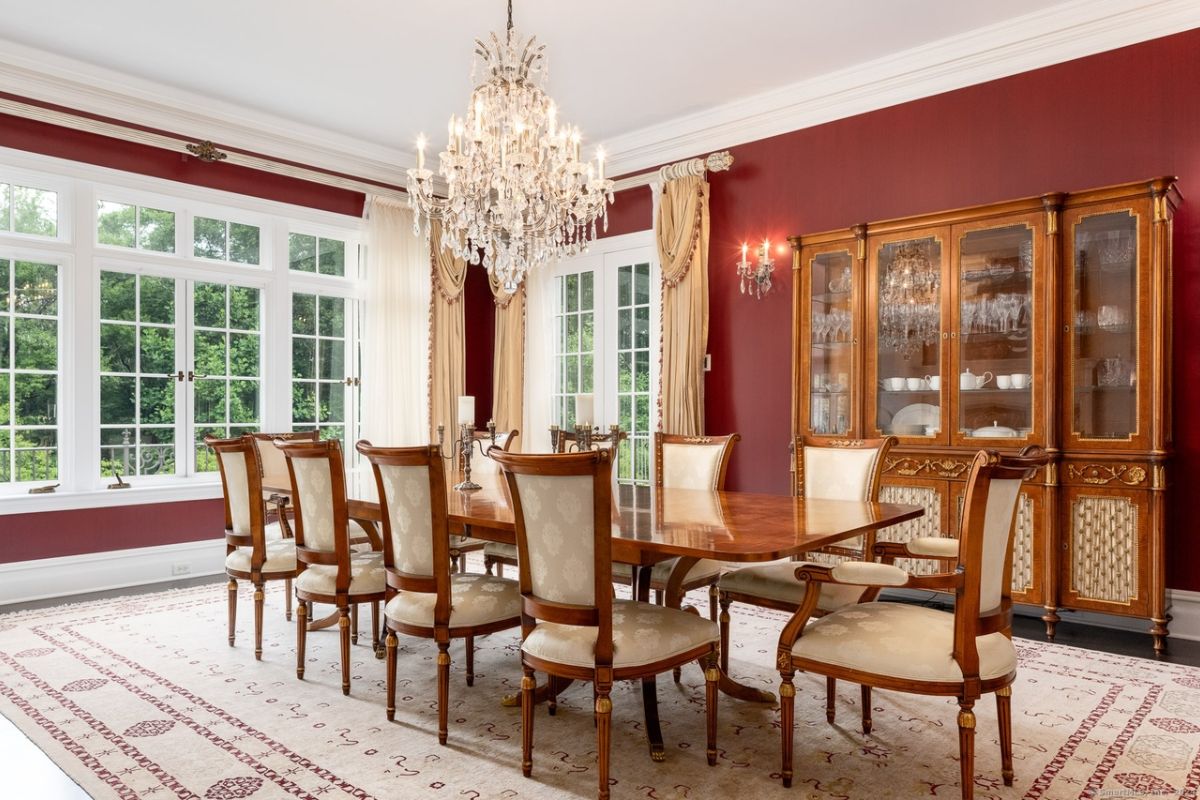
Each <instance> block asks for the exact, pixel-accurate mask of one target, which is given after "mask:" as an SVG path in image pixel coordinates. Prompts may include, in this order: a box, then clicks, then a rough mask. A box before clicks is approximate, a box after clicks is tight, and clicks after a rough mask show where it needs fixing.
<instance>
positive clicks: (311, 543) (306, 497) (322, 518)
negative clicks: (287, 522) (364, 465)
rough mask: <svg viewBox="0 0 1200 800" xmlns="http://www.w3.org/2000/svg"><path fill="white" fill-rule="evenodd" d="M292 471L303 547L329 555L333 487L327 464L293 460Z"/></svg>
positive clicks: (331, 545)
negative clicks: (302, 534)
mask: <svg viewBox="0 0 1200 800" xmlns="http://www.w3.org/2000/svg"><path fill="white" fill-rule="evenodd" d="M292 470H293V471H294V472H295V474H296V491H297V493H298V494H299V497H298V498H297V499H298V505H299V508H300V518H301V523H302V524H303V526H304V546H305V547H307V548H308V549H310V550H323V551H326V552H333V550H334V537H333V483H332V480H331V478H330V474H329V460H328V459H325V458H293V459H292Z"/></svg>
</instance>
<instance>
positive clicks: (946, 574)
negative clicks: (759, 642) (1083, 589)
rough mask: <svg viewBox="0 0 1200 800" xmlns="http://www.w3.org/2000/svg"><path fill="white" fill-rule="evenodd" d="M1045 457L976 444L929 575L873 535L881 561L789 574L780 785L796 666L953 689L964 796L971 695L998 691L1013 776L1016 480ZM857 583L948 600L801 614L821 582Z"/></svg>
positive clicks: (781, 662) (786, 768) (970, 760)
mask: <svg viewBox="0 0 1200 800" xmlns="http://www.w3.org/2000/svg"><path fill="white" fill-rule="evenodd" d="M1048 461H1049V456H1048V455H1047V454H1046V451H1045V450H1043V449H1042V448H1040V447H1037V446H1036V445H1031V446H1030V447H1027V448H1025V449H1024V450H1022V451H1021V453H1020V454H1019V455H1016V456H1002V455H1000V454H999V453H997V452H996V451H993V450H981V451H979V453H977V454H976V456H975V459H974V461H973V462H972V463H971V470H970V472H969V473H968V476H967V487H966V494H965V498H964V504H963V514H962V522H961V524H960V528H959V537H958V539H959V554H958V556H957V557H956V558H955V559H954V566H953V568H951V569H947V570H945V571H942V572H938V573H934V574H931V575H910V574H909V573H907V572H905V571H904V570H902V569H900V568H899V567H897V566H895V565H894V564H892V563H890V562H891V561H892V560H894V559H895V558H898V557H903V558H912V557H920V556H919V554H916V553H913V552H912V551H911V550H910V549H909V548H908V546H907V545H906V544H904V543H901V542H881V543H879V544H877V545H875V553H876V554H878V555H881V556H882V557H883V559H884V561H883V563H878V562H854V561H847V562H843V563H841V564H838V565H836V566H833V567H830V566H822V565H817V564H802V565H799V566H798V567H797V568H796V570H795V574H796V578H797V579H798V581H800V582H803V583H804V585H805V593H804V601H803V602H802V604H801V606H800V609H799V610H798V611H796V613H795V614H793V615H792V618H791V619H790V620H789V621H788V624H787V626H786V627H784V629H783V633H782V634H780V637H779V649H778V658H777V664H778V667H779V675H780V678H781V681H782V682H781V685H780V689H779V695H780V698H781V702H780V717H781V719H780V722H781V725H782V740H783V741H782V743H783V770H782V772H783V785H784V786H790V785H791V782H792V745H793V737H794V731H793V718H794V716H795V697H796V689H795V686H794V685H793V683H792V679H793V677H794V676H795V673H796V671H797V670H801V671H804V672H813V673H817V674H819V675H825V676H827V677H832V678H836V677H843V678H847V679H850V680H853V681H856V682H858V683H862V684H864V685H867V686H876V687H879V688H881V689H894V690H896V691H900V692H910V693H914V694H924V695H938V696H950V697H956V698H957V699H958V707H959V712H958V747H959V762H960V768H961V792H962V797H963V800H971V798H973V797H974V794H975V791H974V782H975V713H974V710H973V709H974V706H975V702H976V700H978V699H979V697H981V696H982V695H983V694H986V693H988V692H994V693H995V695H996V712H997V717H998V720H999V724H1000V736H999V739H1000V762H1001V768H1000V774H1001V777H1002V778H1003V780H1004V784H1005V785H1006V786H1011V785H1012V783H1013V758H1012V688H1011V687H1012V683H1013V680H1014V679H1015V678H1016V670H1017V653H1016V649H1015V648H1014V647H1013V643H1012V598H1011V596H1010V592H1011V590H1010V579H1011V573H1012V551H1013V548H1012V543H1013V527H1014V525H1015V523H1016V516H1017V500H1018V498H1019V496H1020V491H1021V482H1022V481H1024V480H1028V479H1029V478H1032V477H1033V475H1034V473H1035V472H1036V471H1037V469H1038V468H1039V467H1041V466H1044V465H1045V464H1046V463H1047V462H1048ZM836 586H843V587H847V588H850V587H853V588H854V590H855V591H857V590H858V589H859V588H861V587H863V586H867V587H870V588H871V589H872V590H874V591H878V590H879V589H881V588H883V587H895V588H905V589H921V590H944V591H950V592H953V593H954V609H953V610H952V611H942V610H939V609H935V608H928V607H926V606H919V605H910V604H906V603H886V602H883V603H881V602H868V603H861V604H856V605H852V606H844V607H842V608H840V609H837V610H835V611H832V612H830V613H828V614H826V615H825V616H823V617H821V618H820V619H817V620H815V621H813V622H812V623H811V624H809V619H810V617H812V616H813V613H814V612H815V611H816V610H817V608H818V605H819V603H820V602H821V600H822V598H823V596H824V594H825V591H826V590H828V589H829V588H831V587H836Z"/></svg>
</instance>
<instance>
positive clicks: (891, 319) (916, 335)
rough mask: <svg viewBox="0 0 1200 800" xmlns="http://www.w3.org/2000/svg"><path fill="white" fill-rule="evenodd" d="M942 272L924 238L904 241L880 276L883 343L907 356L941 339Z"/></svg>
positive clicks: (880, 315) (880, 311)
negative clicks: (915, 240) (940, 300)
mask: <svg viewBox="0 0 1200 800" xmlns="http://www.w3.org/2000/svg"><path fill="white" fill-rule="evenodd" d="M940 286H941V275H940V273H939V270H938V268H937V266H936V265H934V264H932V263H930V260H929V254H928V252H927V250H926V244H925V243H924V242H905V243H903V244H900V245H899V246H898V247H897V248H896V251H895V255H894V256H893V257H892V260H891V263H890V264H888V266H887V269H886V271H885V272H884V274H883V277H882V279H881V280H880V287H879V289H880V291H879V323H880V326H879V327H880V331H879V334H880V336H879V338H880V345H881V346H883V347H885V348H888V349H891V350H895V351H896V352H898V353H900V355H901V356H903V357H904V358H905V359H908V358H910V357H911V356H912V355H913V354H914V353H916V352H917V351H918V350H920V349H921V348H923V347H924V346H925V345H927V344H932V343H933V342H934V341H936V340H937V338H938V335H939V331H940V325H941V311H940V307H939V298H938V290H939V288H940Z"/></svg>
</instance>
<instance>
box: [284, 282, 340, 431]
mask: <svg viewBox="0 0 1200 800" xmlns="http://www.w3.org/2000/svg"><path fill="white" fill-rule="evenodd" d="M346 311H347V301H346V299H345V298H342V297H326V296H323V295H315V294H299V293H297V294H293V295H292V320H293V321H292V428H293V429H294V430H318V431H320V432H321V438H323V439H329V438H333V439H338V440H340V441H342V443H343V444H345V438H346V433H345V427H346V417H347V414H346V405H347V403H348V402H349V398H348V397H347V392H348V391H349V389H348V388H347V387H346V376H347V374H348V372H349V371H348V370H347V365H346V355H347V354H346V348H347V335H346Z"/></svg>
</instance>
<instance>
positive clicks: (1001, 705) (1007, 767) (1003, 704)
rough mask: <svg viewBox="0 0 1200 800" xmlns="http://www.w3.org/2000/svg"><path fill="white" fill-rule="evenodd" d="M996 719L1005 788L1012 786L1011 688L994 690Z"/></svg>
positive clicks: (1005, 687)
mask: <svg viewBox="0 0 1200 800" xmlns="http://www.w3.org/2000/svg"><path fill="white" fill-rule="evenodd" d="M996 717H997V720H998V721H999V723H1000V776H1001V777H1002V778H1004V785H1005V786H1012V785H1013V749H1012V687H1011V686H1001V687H1000V688H999V689H997V690H996Z"/></svg>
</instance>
